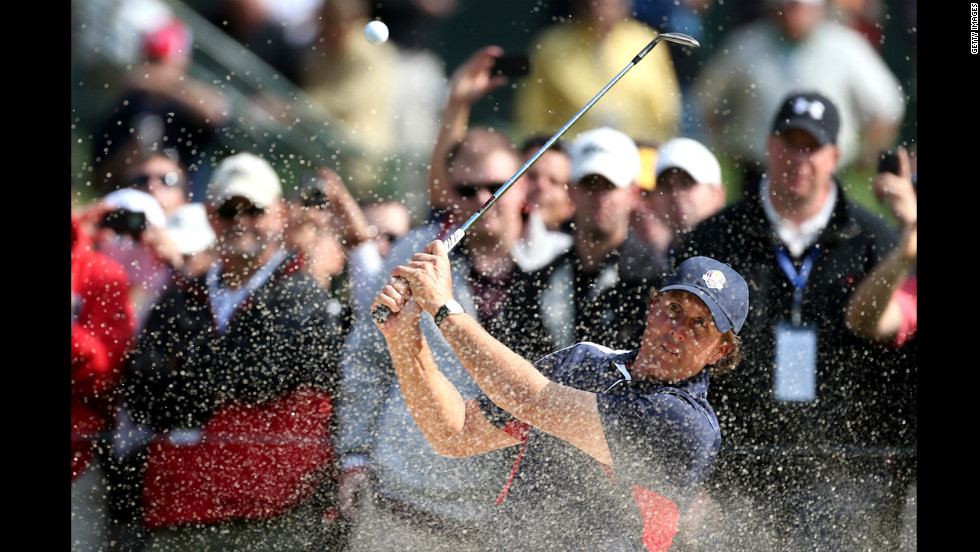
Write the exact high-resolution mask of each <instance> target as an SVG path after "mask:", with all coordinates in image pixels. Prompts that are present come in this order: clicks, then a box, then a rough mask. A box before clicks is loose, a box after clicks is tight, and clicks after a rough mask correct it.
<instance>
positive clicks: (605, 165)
mask: <svg viewBox="0 0 980 552" xmlns="http://www.w3.org/2000/svg"><path fill="white" fill-rule="evenodd" d="M568 154H569V157H570V158H571V160H572V174H571V177H572V182H578V181H579V180H581V179H582V177H584V176H588V175H590V174H597V175H599V176H602V177H605V178H606V179H608V180H609V181H610V182H612V183H613V185H614V186H616V187H617V188H625V187H627V186H629V185H630V184H631V183H632V182H633V181H634V180H636V178H637V177H638V176H639V174H640V150H639V149H638V148H637V147H636V143H635V142H634V141H633V139H632V138H630V137H629V136H627V135H626V134H623V133H622V132H620V131H618V130H616V129H614V128H610V127H601V128H596V129H592V130H587V131H585V132H583V133H582V134H579V135H578V137H577V138H576V139H575V141H574V142H572V146H571V148H569V151H568Z"/></svg>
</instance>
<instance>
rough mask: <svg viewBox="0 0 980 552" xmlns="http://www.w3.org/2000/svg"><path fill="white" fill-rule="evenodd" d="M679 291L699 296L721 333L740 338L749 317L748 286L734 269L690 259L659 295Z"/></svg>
mask: <svg viewBox="0 0 980 552" xmlns="http://www.w3.org/2000/svg"><path fill="white" fill-rule="evenodd" d="M672 289H680V290H684V291H689V292H691V293H693V294H695V295H697V296H698V297H699V298H700V299H701V301H702V302H704V304H705V305H706V306H707V307H708V310H709V311H711V317H712V318H714V320H715V326H716V327H717V328H718V331H720V332H721V333H725V332H727V331H728V330H732V331H734V332H735V334H736V335H737V334H738V332H739V330H741V329H742V324H744V323H745V317H746V316H748V314H749V286H748V284H746V283H745V279H744V278H742V275H741V274H739V273H738V272H736V271H735V269H734V268H732V267H731V266H729V265H727V264H725V263H721V262H718V261H716V260H714V259H712V258H710V257H691V258H690V259H687V260H686V261H684V262H683V263H681V264H680V266H678V267H677V269H676V270H674V272H673V273H672V274H671V275H670V276H669V277H668V278H667V282H666V283H665V284H664V286H663V287H661V288H660V291H661V292H663V291H669V290H672Z"/></svg>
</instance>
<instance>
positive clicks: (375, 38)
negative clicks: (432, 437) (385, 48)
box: [364, 21, 388, 44]
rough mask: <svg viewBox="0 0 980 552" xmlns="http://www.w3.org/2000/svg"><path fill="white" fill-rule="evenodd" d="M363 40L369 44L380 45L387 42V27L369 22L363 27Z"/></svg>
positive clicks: (376, 22)
mask: <svg viewBox="0 0 980 552" xmlns="http://www.w3.org/2000/svg"><path fill="white" fill-rule="evenodd" d="M364 38H366V39H367V41H368V42H370V43H371V44H381V43H382V42H386V41H387V40H388V26H387V25H385V24H384V23H382V22H380V21H371V22H369V23H368V24H367V25H365V26H364Z"/></svg>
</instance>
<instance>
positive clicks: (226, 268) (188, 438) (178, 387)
mask: <svg viewBox="0 0 980 552" xmlns="http://www.w3.org/2000/svg"><path fill="white" fill-rule="evenodd" d="M206 199H207V203H206V206H207V211H208V217H209V220H210V222H211V224H212V227H213V228H214V231H215V234H216V236H217V242H216V245H215V247H216V252H217V257H218V261H216V262H215V263H214V264H213V265H212V266H211V267H210V269H209V270H208V271H207V272H206V273H205V274H203V275H201V276H200V277H199V278H198V279H196V280H194V281H185V282H181V283H180V284H179V285H177V286H175V287H174V288H173V289H172V290H170V292H169V293H167V294H166V295H165V296H164V297H163V298H162V299H161V300H160V301H159V302H158V303H157V305H156V306H155V308H154V309H153V311H152V313H151V315H150V319H149V321H148V322H147V324H146V328H145V330H144V332H143V333H142V335H141V336H140V339H139V343H138V344H137V346H136V347H135V349H134V351H133V353H132V356H131V359H130V371H129V374H128V381H127V383H126V398H127V406H128V407H129V409H130V411H131V413H132V414H133V416H134V418H136V419H137V420H138V421H140V422H142V423H145V424H148V425H150V426H152V427H153V428H154V429H155V430H156V431H157V432H158V435H157V437H156V438H155V439H154V441H153V442H152V443H151V444H150V447H149V451H148V461H147V465H146V473H145V476H144V478H143V489H142V498H143V507H144V514H143V521H144V525H145V526H146V528H147V529H148V530H149V543H148V544H149V546H150V547H151V548H153V547H156V548H153V549H172V548H180V549H185V548H188V547H189V548H195V549H206V548H209V547H212V546H214V547H215V549H223V548H221V547H223V546H227V547H230V548H229V549H235V550H271V549H274V547H278V546H283V547H284V548H283V549H289V550H314V549H316V550H326V549H330V548H331V547H334V546H336V543H335V542H331V540H330V529H331V527H332V526H331V525H330V524H329V522H328V521H329V519H330V518H331V516H330V514H331V512H329V511H327V510H328V507H331V506H332V505H331V503H330V498H329V494H330V493H331V492H332V490H333V486H332V481H331V479H332V477H333V475H334V474H333V472H332V470H333V468H332V466H333V457H334V451H333V447H332V445H331V442H332V438H333V434H332V431H331V424H332V420H333V416H332V410H333V406H332V402H331V401H332V395H333V386H334V385H335V383H336V381H335V379H336V378H337V371H336V370H337V368H336V366H337V363H338V357H339V351H340V347H341V344H342V343H343V340H344V337H345V335H344V334H345V332H346V328H348V325H347V324H346V323H344V320H343V319H342V316H343V314H344V311H343V310H337V309H333V308H329V307H328V305H329V304H330V303H331V300H332V298H331V296H330V295H329V292H327V291H325V290H324V289H322V288H321V287H319V286H318V285H317V284H316V282H315V281H314V280H313V279H312V278H311V277H310V276H309V274H308V273H307V271H304V270H302V269H301V268H302V266H301V264H300V262H299V261H298V259H297V257H296V256H295V255H294V253H293V252H292V251H290V250H288V249H286V248H285V247H284V246H283V245H282V231H283V221H284V206H283V202H282V187H281V184H280V181H279V177H278V175H277V174H276V172H275V171H274V170H273V168H272V167H271V166H270V165H269V164H268V163H267V162H266V161H265V160H263V159H261V158H259V157H257V156H255V155H252V154H249V153H240V154H237V155H233V156H231V157H228V158H226V159H224V160H223V161H222V162H221V163H220V164H219V165H218V166H217V167H216V168H215V171H214V173H213V174H212V178H211V180H210V182H209V185H208V190H207V198H206Z"/></svg>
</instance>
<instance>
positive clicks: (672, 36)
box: [371, 33, 700, 324]
mask: <svg viewBox="0 0 980 552" xmlns="http://www.w3.org/2000/svg"><path fill="white" fill-rule="evenodd" d="M661 40H667V41H669V42H677V43H679V44H685V45H688V46H700V44H699V43H698V41H697V40H694V39H693V38H692V37H690V36H687V35H685V34H682V33H662V34H658V35H657V36H656V38H654V39H653V40H651V41H650V43H649V44H647V45H646V46H645V47H644V48H643V49H642V50H641V51H640V53H638V54H636V56H635V57H634V58H633V59H632V60H631V61H630V62H629V64H627V65H626V67H624V68H623V70H622V71H620V72H619V73H617V74H616V76H615V77H613V78H612V80H610V81H609V82H608V83H606V85H605V86H603V87H602V90H600V91H599V92H598V93H597V94H596V95H595V96H593V97H592V99H591V100H589V102H588V103H587V104H585V106H584V107H582V109H580V110H579V111H578V113H576V114H575V115H573V116H572V118H571V119H569V120H568V122H567V123H565V124H564V126H562V127H561V128H560V129H558V132H556V133H555V134H554V136H552V137H551V138H549V139H548V141H547V142H545V143H544V145H543V146H541V148H540V149H538V151H537V152H535V154H534V155H532V156H531V157H530V158H529V159H528V160H527V161H526V162H525V163H524V165H522V166H521V168H520V169H518V170H517V172H516V173H514V175H513V176H511V177H510V178H509V179H508V180H507V182H504V183H503V185H501V186H500V188H497V191H495V192H494V193H493V195H492V196H490V199H488V200H487V201H486V203H484V204H483V206H481V207H480V208H479V209H477V211H476V212H475V213H473V214H472V215H470V218H468V219H466V222H464V223H463V224H462V225H461V226H460V227H459V228H457V229H456V230H455V231H454V232H453V233H452V234H450V235H449V237H447V238H446V239H445V240H443V243H444V244H445V245H446V250H447V251H452V250H453V248H454V247H456V244H458V243H459V242H460V241H461V240H462V239H463V236H465V235H466V231H467V230H469V228H470V227H471V226H473V224H474V223H476V221H478V220H480V217H482V216H483V213H485V212H486V211H487V209H489V208H490V207H492V206H493V204H494V203H496V202H497V200H498V199H499V198H500V196H502V195H504V194H505V193H507V190H509V189H510V187H511V186H513V185H514V183H515V182H517V180H518V179H519V178H520V177H522V176H524V173H526V172H527V170H528V169H529V168H531V165H533V164H534V163H535V162H537V160H538V159H539V158H540V157H541V156H542V155H544V153H545V152H546V151H548V150H549V149H551V146H553V145H554V144H555V142H557V141H558V139H559V138H561V137H562V135H563V134H565V132H566V131H568V129H569V128H571V126H572V125H574V124H575V123H576V122H577V121H578V120H579V119H581V118H582V115H584V114H585V112H586V111H588V110H589V109H590V108H591V107H592V106H593V105H594V104H595V103H596V102H597V101H599V98H601V97H602V96H604V95H605V94H606V92H608V91H609V89H610V88H612V87H613V86H614V85H615V84H616V83H617V82H619V79H621V78H623V75H625V74H626V73H627V71H629V70H630V69H632V68H633V66H634V65H636V64H637V63H639V62H640V60H642V59H643V57H644V56H646V55H647V53H648V52H649V51H650V50H652V49H653V47H654V46H656V45H657V44H658V43H659V42H660V41H661ZM390 315H391V310H390V309H389V308H388V307H386V306H384V305H381V306H379V307H378V308H377V309H375V310H374V312H372V313H371V316H372V317H373V318H374V320H375V321H376V322H378V323H379V324H383V323H384V322H385V320H387V319H388V316H390Z"/></svg>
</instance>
